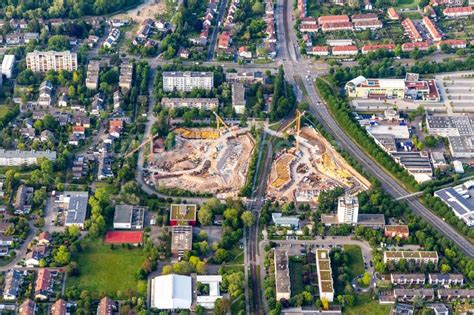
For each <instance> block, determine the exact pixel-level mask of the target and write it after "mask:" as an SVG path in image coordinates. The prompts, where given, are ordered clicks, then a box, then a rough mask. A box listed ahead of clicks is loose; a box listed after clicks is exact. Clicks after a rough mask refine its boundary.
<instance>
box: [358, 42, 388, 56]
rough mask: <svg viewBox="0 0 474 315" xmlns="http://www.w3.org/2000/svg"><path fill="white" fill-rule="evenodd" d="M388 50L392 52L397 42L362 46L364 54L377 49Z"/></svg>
mask: <svg viewBox="0 0 474 315" xmlns="http://www.w3.org/2000/svg"><path fill="white" fill-rule="evenodd" d="M381 49H383V50H387V51H390V52H392V51H393V50H394V49H395V44H373V45H364V46H362V54H364V55H366V54H368V53H370V52H374V51H377V50H381Z"/></svg>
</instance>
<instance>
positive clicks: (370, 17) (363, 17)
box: [351, 13, 379, 23]
mask: <svg viewBox="0 0 474 315" xmlns="http://www.w3.org/2000/svg"><path fill="white" fill-rule="evenodd" d="M351 20H352V23H356V22H369V21H378V20H379V18H378V16H377V14H376V13H366V14H354V15H352V16H351Z"/></svg>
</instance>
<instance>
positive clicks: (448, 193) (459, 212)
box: [434, 138, 474, 226]
mask: <svg viewBox="0 0 474 315" xmlns="http://www.w3.org/2000/svg"><path fill="white" fill-rule="evenodd" d="M450 141H451V138H450ZM434 195H435V197H438V198H439V199H441V200H442V201H443V202H444V203H445V204H446V205H447V206H448V207H449V208H450V209H451V210H452V211H453V213H454V215H456V217H458V218H459V219H460V220H462V221H464V223H466V225H467V226H474V201H473V200H472V197H473V196H474V180H469V181H467V182H465V183H463V184H461V185H458V186H455V187H448V188H443V189H440V190H437V191H435V193H434Z"/></svg>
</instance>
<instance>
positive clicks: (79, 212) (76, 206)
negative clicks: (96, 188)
mask: <svg viewBox="0 0 474 315" xmlns="http://www.w3.org/2000/svg"><path fill="white" fill-rule="evenodd" d="M63 196H64V197H68V198H69V203H68V207H67V213H66V221H65V223H66V225H68V224H84V221H85V220H86V215H87V202H88V200H89V193H88V192H87V191H65V192H64V193H63Z"/></svg>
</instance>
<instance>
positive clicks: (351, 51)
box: [331, 45, 359, 56]
mask: <svg viewBox="0 0 474 315" xmlns="http://www.w3.org/2000/svg"><path fill="white" fill-rule="evenodd" d="M331 52H332V54H333V55H334V56H355V55H357V54H358V53H359V49H358V48H357V46H354V45H350V46H334V47H332V48H331Z"/></svg>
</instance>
